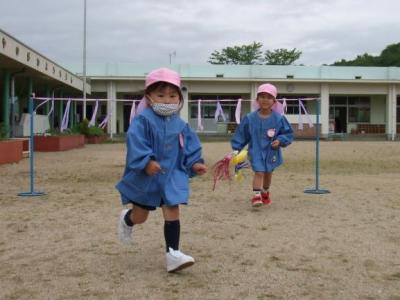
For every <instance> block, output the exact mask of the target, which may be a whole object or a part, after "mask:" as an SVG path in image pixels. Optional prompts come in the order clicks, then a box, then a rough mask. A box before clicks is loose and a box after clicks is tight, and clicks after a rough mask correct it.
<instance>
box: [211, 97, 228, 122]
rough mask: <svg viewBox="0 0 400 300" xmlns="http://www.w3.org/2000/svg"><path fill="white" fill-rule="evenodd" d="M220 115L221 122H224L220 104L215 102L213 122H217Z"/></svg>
mask: <svg viewBox="0 0 400 300" xmlns="http://www.w3.org/2000/svg"><path fill="white" fill-rule="evenodd" d="M220 115H221V117H222V120H224V122H226V118H225V114H224V111H223V109H222V106H221V103H220V102H219V101H218V102H217V109H216V110H215V115H214V119H215V122H218V118H219V116H220Z"/></svg>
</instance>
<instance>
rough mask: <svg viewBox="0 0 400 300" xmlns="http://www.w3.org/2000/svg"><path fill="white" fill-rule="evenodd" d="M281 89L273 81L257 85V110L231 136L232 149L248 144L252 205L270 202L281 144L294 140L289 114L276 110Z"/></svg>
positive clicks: (279, 162)
mask: <svg viewBox="0 0 400 300" xmlns="http://www.w3.org/2000/svg"><path fill="white" fill-rule="evenodd" d="M277 95H278V91H277V89H276V87H275V86H274V85H272V84H270V83H265V84H262V85H260V86H259V88H258V89H257V98H256V100H255V101H254V104H255V105H254V106H253V107H254V108H255V109H256V110H255V111H253V112H251V113H249V114H247V115H246V116H245V117H244V118H243V119H242V120H241V122H240V125H239V127H238V128H237V129H236V131H235V134H234V135H233V137H232V139H231V146H232V149H233V150H235V151H241V150H242V149H243V148H244V147H246V145H248V148H249V149H248V153H249V157H250V163H251V167H252V169H253V171H254V177H253V196H252V197H251V199H250V201H251V204H252V206H253V207H258V206H262V205H263V204H264V205H269V204H270V203H271V197H270V191H269V190H270V186H271V179H272V173H273V171H274V170H275V169H276V168H277V167H279V166H280V165H281V164H282V163H283V158H282V150H281V148H282V147H286V146H288V145H290V144H291V143H292V141H293V129H292V127H291V126H290V124H289V122H288V120H287V119H286V117H285V116H284V115H283V114H282V113H281V112H280V111H277V103H278V102H277V101H276V97H277Z"/></svg>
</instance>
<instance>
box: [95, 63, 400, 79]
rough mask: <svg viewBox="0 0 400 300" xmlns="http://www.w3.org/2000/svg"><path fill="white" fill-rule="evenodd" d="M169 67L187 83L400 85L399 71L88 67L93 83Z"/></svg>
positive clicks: (171, 66)
mask: <svg viewBox="0 0 400 300" xmlns="http://www.w3.org/2000/svg"><path fill="white" fill-rule="evenodd" d="M159 67H169V68H171V69H174V70H176V71H177V72H179V73H180V74H181V77H182V79H183V80H213V81H215V80H222V81H223V80H229V81H232V80H233V81H238V80H240V81H260V80H261V81H263V80H265V79H268V80H276V81H328V82H332V81H346V82H348V81H356V82H360V81H361V82H370V81H378V82H393V83H400V68H399V67H343V66H292V65H290V66H274V65H211V64H208V65H206V64H204V65H189V64H184V65H166V66H161V65H154V64H153V65H152V64H148V65H138V64H118V63H113V64H110V63H108V64H88V67H87V74H88V76H89V77H90V78H92V79H143V78H144V77H145V75H146V74H147V73H148V72H150V71H151V70H153V69H156V68H159Z"/></svg>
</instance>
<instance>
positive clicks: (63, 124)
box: [60, 99, 71, 132]
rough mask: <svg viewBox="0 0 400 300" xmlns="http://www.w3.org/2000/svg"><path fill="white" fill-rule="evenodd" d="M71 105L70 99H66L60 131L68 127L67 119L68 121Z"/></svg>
mask: <svg viewBox="0 0 400 300" xmlns="http://www.w3.org/2000/svg"><path fill="white" fill-rule="evenodd" d="M70 106H71V99H69V100H68V102H67V106H66V107H65V112H64V116H63V119H62V122H61V127H60V131H61V132H63V131H64V130H65V129H67V128H68V121H69V108H70Z"/></svg>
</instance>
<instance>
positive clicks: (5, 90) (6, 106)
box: [2, 70, 11, 137]
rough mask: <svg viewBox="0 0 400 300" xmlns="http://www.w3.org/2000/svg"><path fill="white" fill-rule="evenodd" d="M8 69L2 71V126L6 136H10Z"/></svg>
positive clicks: (9, 76)
mask: <svg viewBox="0 0 400 300" xmlns="http://www.w3.org/2000/svg"><path fill="white" fill-rule="evenodd" d="M10 79H11V75H10V71H8V70H4V71H3V116H2V117H3V126H4V130H5V133H6V137H10Z"/></svg>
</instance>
